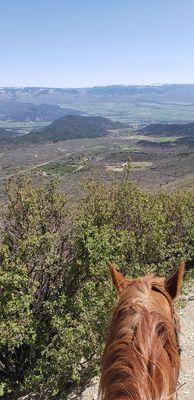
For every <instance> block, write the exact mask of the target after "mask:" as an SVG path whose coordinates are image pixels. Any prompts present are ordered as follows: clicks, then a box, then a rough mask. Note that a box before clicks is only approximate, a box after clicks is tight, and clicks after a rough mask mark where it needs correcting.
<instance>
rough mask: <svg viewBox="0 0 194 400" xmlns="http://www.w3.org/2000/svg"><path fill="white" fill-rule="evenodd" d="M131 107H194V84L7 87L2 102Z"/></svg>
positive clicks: (2, 94)
mask: <svg viewBox="0 0 194 400" xmlns="http://www.w3.org/2000/svg"><path fill="white" fill-rule="evenodd" d="M121 99H123V100H124V99H125V100H128V102H129V103H133V104H139V103H142V102H144V101H146V102H157V103H163V104H164V103H165V104H167V103H173V104H182V105H188V104H194V84H187V85H185V84H161V85H151V84H150V85H149V84H148V85H113V86H96V87H88V88H87V87H86V88H73V89H71V88H69V89H68V88H45V87H23V88H14V87H3V88H0V101H6V100H7V101H8V100H9V101H10V100H12V101H21V102H30V103H34V104H42V103H44V104H75V105H76V104H80V102H82V101H85V102H88V101H92V102H96V101H98V100H100V101H103V102H106V101H110V100H112V101H114V102H118V101H121Z"/></svg>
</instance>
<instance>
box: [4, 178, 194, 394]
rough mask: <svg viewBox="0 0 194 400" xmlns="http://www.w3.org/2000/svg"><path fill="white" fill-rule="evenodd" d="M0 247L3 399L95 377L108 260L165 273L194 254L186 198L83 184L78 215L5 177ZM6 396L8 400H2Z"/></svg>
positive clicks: (131, 269)
mask: <svg viewBox="0 0 194 400" xmlns="http://www.w3.org/2000/svg"><path fill="white" fill-rule="evenodd" d="M6 195H7V206H6V208H5V212H4V221H3V224H2V226H3V228H2V232H1V249H0V258H1V264H0V292H1V296H0V361H1V362H0V393H1V396H2V398H4V399H5V398H9V394H10V393H11V392H14V393H15V394H17V393H20V394H21V393H24V392H25V390H27V391H28V390H30V391H33V390H34V391H38V393H39V394H40V393H41V392H43V391H44V390H45V389H46V390H47V391H49V393H50V394H49V396H50V397H49V398H52V395H56V394H60V393H62V392H64V393H65V392H66V389H67V386H68V385H69V384H70V383H73V382H78V381H79V380H80V379H81V378H83V377H85V378H86V376H88V377H89V376H91V375H92V374H95V373H96V371H97V368H98V365H99V358H100V355H101V352H102V345H103V338H104V334H105V330H106V326H107V323H108V320H109V316H110V313H111V309H112V307H113V304H114V300H115V293H114V291H113V288H112V285H111V282H110V278H109V274H108V270H107V262H108V260H112V261H113V262H114V263H115V264H117V265H118V266H119V267H120V268H121V270H122V272H124V273H125V274H126V275H129V276H137V275H139V274H144V273H146V272H148V271H155V272H157V273H159V274H164V273H169V271H170V270H172V269H173V268H174V267H176V266H177V265H178V263H179V262H180V260H182V259H189V258H191V256H192V255H193V250H194V216H193V200H192V196H191V194H187V193H181V192H177V193H174V194H173V195H168V194H165V193H159V194H155V195H150V194H147V193H145V192H143V191H142V190H141V189H140V188H138V187H137V186H134V185H132V184H131V183H130V182H129V181H127V179H124V180H123V181H122V182H120V183H114V182H112V183H111V184H109V185H108V186H106V185H105V184H104V183H103V182H99V183H98V182H96V181H90V182H88V184H87V186H85V196H84V198H83V199H82V205H81V206H80V208H79V210H78V209H77V207H76V209H75V208H74V207H73V206H72V205H70V204H69V202H68V200H67V199H66V198H65V196H64V195H63V194H61V193H60V192H59V190H58V189H57V186H56V184H55V183H54V182H53V181H51V182H49V183H46V184H45V183H41V184H40V185H39V186H38V187H35V186H34V185H33V184H32V182H31V181H30V180H28V179H27V178H20V179H17V180H15V181H9V182H8V184H7V186H6ZM6 396H7V397H6Z"/></svg>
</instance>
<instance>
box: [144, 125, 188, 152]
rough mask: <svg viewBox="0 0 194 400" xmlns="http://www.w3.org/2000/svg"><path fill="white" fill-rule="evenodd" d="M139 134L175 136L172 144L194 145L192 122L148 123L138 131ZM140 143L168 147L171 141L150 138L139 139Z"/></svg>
mask: <svg viewBox="0 0 194 400" xmlns="http://www.w3.org/2000/svg"><path fill="white" fill-rule="evenodd" d="M138 133H140V134H142V133H143V134H144V135H148V136H157V137H161V138H162V137H164V138H165V137H170V136H171V137H172V136H175V137H177V139H176V138H175V140H174V141H173V145H186V146H189V147H193V146H194V123H189V124H150V125H148V126H146V127H144V128H143V129H140V130H139V131H138ZM139 144H140V145H145V146H160V147H169V146H171V145H172V142H165V141H164V142H154V141H150V140H140V141H139Z"/></svg>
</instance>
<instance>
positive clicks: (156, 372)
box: [100, 275, 179, 400]
mask: <svg viewBox="0 0 194 400" xmlns="http://www.w3.org/2000/svg"><path fill="white" fill-rule="evenodd" d="M163 282H164V281H163V280H162V278H157V277H154V276H152V275H149V276H147V277H144V278H141V279H138V280H134V281H131V282H130V283H129V286H128V287H127V288H126V290H124V292H123V293H122V294H121V296H120V298H119V302H118V304H117V306H116V308H115V310H114V313H113V317H112V321H111V324H110V327H109V333H108V335H107V339H106V344H105V349H104V354H103V358H102V374H101V381H100V394H101V399H102V400H116V399H119V400H121V399H122V400H124V399H125V400H126V399H133V400H140V399H141V400H167V399H172V395H173V392H174V391H175V390H176V382H177V377H178V370H179V352H178V346H177V340H176V334H175V328H174V323H173V315H172V320H171V319H169V318H168V317H167V316H166V315H165V312H164V311H163V310H162V305H161V307H160V309H159V307H158V301H157V300H156V299H155V298H154V294H155V293H154V291H155V292H160V293H161V294H162V295H164V296H165V298H166V299H167V300H168V302H169V306H170V307H171V310H172V313H173V308H172V307H173V306H172V300H171V297H170V296H169V295H168V293H167V291H166V290H165V288H164V283H163ZM151 291H152V292H151ZM155 297H157V296H155ZM161 357H162V358H161ZM161 360H162V362H161ZM169 368H170V369H169ZM169 371H171V374H170V376H169ZM156 382H157V385H156ZM169 390H170V392H169ZM169 393H170V394H171V395H170V396H169Z"/></svg>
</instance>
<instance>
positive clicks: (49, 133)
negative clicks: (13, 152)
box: [19, 115, 123, 143]
mask: <svg viewBox="0 0 194 400" xmlns="http://www.w3.org/2000/svg"><path fill="white" fill-rule="evenodd" d="M122 126H123V125H122V124H121V123H119V122H113V121H111V120H110V119H108V118H103V117H92V116H89V117H87V116H81V115H79V116H78V115H67V116H65V117H63V118H60V119H57V120H56V121H54V122H53V123H52V124H50V125H49V126H47V127H46V128H44V129H43V130H41V131H40V132H31V133H29V134H28V135H25V136H24V137H23V138H22V139H21V140H19V142H22V143H44V142H48V141H49V142H58V141H60V140H67V139H83V138H92V137H100V136H105V135H106V134H107V130H109V129H114V128H117V127H122Z"/></svg>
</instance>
